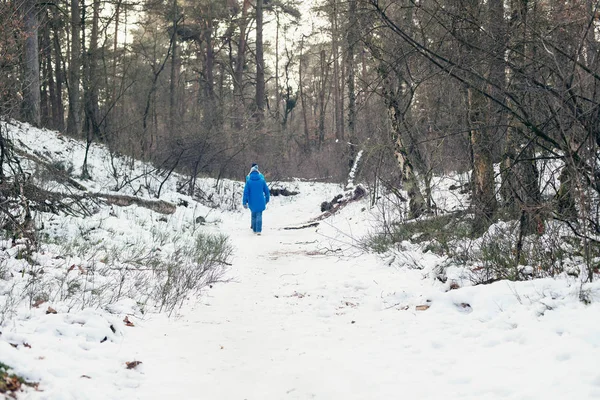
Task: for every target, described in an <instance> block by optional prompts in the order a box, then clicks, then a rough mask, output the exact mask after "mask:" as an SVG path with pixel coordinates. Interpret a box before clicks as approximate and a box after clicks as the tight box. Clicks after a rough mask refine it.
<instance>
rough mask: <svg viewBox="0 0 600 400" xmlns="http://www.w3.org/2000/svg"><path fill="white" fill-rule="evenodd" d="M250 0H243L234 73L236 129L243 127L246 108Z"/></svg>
mask: <svg viewBox="0 0 600 400" xmlns="http://www.w3.org/2000/svg"><path fill="white" fill-rule="evenodd" d="M249 7H250V0H243V4H242V16H241V18H240V37H239V40H238V49H237V56H236V60H235V70H234V75H233V97H234V102H233V106H234V111H233V115H234V117H233V119H234V126H235V128H236V129H240V128H241V127H242V122H243V121H244V116H245V115H246V110H245V106H244V82H243V81H244V64H245V63H246V29H247V27H248V8H249Z"/></svg>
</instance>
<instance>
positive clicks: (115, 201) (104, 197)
mask: <svg viewBox="0 0 600 400" xmlns="http://www.w3.org/2000/svg"><path fill="white" fill-rule="evenodd" d="M14 194H15V191H14V189H13V188H11V187H10V185H0V196H2V197H4V198H10V197H12V196H13V195H14ZM23 195H24V196H25V197H26V198H27V200H29V201H30V202H32V203H33V204H32V205H31V207H32V208H33V209H37V210H40V211H44V212H52V213H57V212H58V211H59V210H65V211H67V212H69V213H71V214H83V215H91V214H92V213H91V212H90V211H89V210H87V207H86V206H85V205H84V204H82V201H83V200H96V201H99V202H103V203H106V204H112V205H116V206H120V207H127V206H130V205H133V204H135V205H137V206H139V207H144V208H147V209H149V210H152V211H154V212H157V213H159V214H173V213H174V212H175V210H176V209H177V206H176V205H175V204H173V203H169V202H167V201H164V200H153V199H144V198H140V197H135V196H129V195H123V194H116V193H62V192H54V191H49V190H46V189H42V188H41V187H39V186H36V185H34V184H32V183H30V182H27V183H25V184H23Z"/></svg>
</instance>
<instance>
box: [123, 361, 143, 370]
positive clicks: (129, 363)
mask: <svg viewBox="0 0 600 400" xmlns="http://www.w3.org/2000/svg"><path fill="white" fill-rule="evenodd" d="M141 363H142V362H141V361H126V362H125V364H126V365H127V369H134V368H135V367H137V366H138V365H140V364H141Z"/></svg>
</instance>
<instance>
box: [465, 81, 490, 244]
mask: <svg viewBox="0 0 600 400" xmlns="http://www.w3.org/2000/svg"><path fill="white" fill-rule="evenodd" d="M485 103H486V100H485V98H484V97H483V95H482V94H481V93H479V92H478V91H476V90H474V89H472V88H471V89H469V90H468V103H467V104H468V121H469V129H470V138H471V148H472V152H473V166H472V167H473V172H472V174H473V175H472V183H473V190H472V207H473V209H474V213H475V221H474V226H473V229H474V231H475V232H477V233H483V231H485V229H487V227H488V226H489V225H490V224H491V223H492V220H493V218H494V213H495V212H496V208H497V201H496V190H495V185H494V168H493V160H492V151H491V147H492V141H491V140H490V137H489V132H490V129H489V128H488V127H487V126H486V123H485V121H486V119H487V118H486V115H485V113H484V112H483V110H484V109H485Z"/></svg>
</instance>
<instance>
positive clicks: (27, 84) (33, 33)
mask: <svg viewBox="0 0 600 400" xmlns="http://www.w3.org/2000/svg"><path fill="white" fill-rule="evenodd" d="M38 28H39V22H38V2H37V0H27V1H26V2H25V32H26V39H25V72H24V82H23V83H24V86H23V117H24V119H25V121H27V122H29V123H30V124H32V125H34V126H40V124H41V112H40V106H41V104H40V100H41V99H40V60H39V55H38V54H39V44H38Z"/></svg>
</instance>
